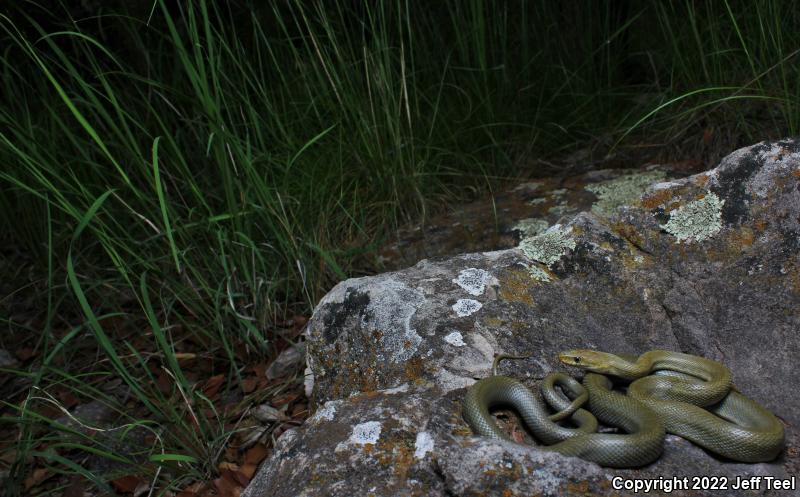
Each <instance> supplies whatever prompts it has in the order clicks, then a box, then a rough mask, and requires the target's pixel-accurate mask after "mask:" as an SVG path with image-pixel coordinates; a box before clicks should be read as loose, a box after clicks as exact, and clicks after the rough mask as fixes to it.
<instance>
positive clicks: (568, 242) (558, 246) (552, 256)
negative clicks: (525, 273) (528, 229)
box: [519, 224, 575, 266]
mask: <svg viewBox="0 0 800 497" xmlns="http://www.w3.org/2000/svg"><path fill="white" fill-rule="evenodd" d="M519 248H520V249H521V250H522V253H523V254H525V256H526V257H528V258H530V259H533V260H535V261H539V262H541V263H542V264H546V265H547V266H551V265H552V264H553V263H555V262H556V261H558V260H559V259H560V258H561V256H562V255H564V254H565V253H566V251H567V249H570V250H572V249H574V248H575V240H574V239H573V238H572V237H571V236H569V234H568V233H567V231H566V230H564V229H562V228H561V225H559V224H556V225H554V226H552V227H551V228H550V229H548V230H547V231H545V232H544V233H539V234H538V235H536V236H532V237H528V238H525V239H524V240H522V242H521V243H520V244H519Z"/></svg>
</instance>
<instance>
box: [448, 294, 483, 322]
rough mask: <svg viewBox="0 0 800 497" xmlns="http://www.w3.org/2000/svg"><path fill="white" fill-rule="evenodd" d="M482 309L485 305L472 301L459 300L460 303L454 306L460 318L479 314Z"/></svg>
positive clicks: (457, 302)
mask: <svg viewBox="0 0 800 497" xmlns="http://www.w3.org/2000/svg"><path fill="white" fill-rule="evenodd" d="M481 307H483V304H481V303H480V302H478V301H477V300H472V299H458V301H456V303H455V304H453V310H454V311H455V313H456V315H457V316H458V317H460V318H463V317H465V316H469V315H470V314H474V313H476V312H478V311H479V310H480V308H481Z"/></svg>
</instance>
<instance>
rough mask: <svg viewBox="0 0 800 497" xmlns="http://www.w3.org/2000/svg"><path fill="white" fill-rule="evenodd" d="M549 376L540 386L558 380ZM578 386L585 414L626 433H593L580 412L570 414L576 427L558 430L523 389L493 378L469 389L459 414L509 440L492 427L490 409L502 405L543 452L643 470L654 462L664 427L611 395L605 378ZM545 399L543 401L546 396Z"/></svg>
mask: <svg viewBox="0 0 800 497" xmlns="http://www.w3.org/2000/svg"><path fill="white" fill-rule="evenodd" d="M553 374H556V375H558V374H559V373H551V375H553ZM561 374H562V375H563V373H561ZM551 375H548V377H546V379H545V382H544V383H545V384H552V383H553V382H554V381H557V380H558V379H559V378H560V377H554V376H551ZM564 376H566V375H564ZM561 379H562V380H563V378H561ZM563 381H566V380H563ZM573 381H574V380H573ZM576 383H577V382H576ZM562 385H563V384H562ZM583 387H585V389H586V390H587V391H588V393H589V396H588V404H589V410H591V411H592V412H593V413H594V414H595V415H596V416H597V417H598V418H600V420H601V421H602V422H603V423H606V424H609V425H614V426H618V427H620V428H622V429H623V430H624V431H626V432H627V433H628V434H625V435H623V434H612V433H594V431H595V430H596V428H597V421H596V420H594V419H593V418H592V419H589V417H590V416H591V414H589V413H588V412H586V411H585V410H583V409H577V410H576V411H575V412H574V414H572V420H573V421H574V422H575V423H576V424H577V425H578V428H576V429H571V428H566V427H563V426H560V425H558V424H556V423H555V422H554V421H553V420H552V419H553V416H551V415H549V414H548V413H547V411H546V409H545V407H544V406H543V405H542V403H541V402H540V401H539V400H538V399H537V398H536V396H535V395H534V394H533V393H532V392H531V391H530V390H529V389H528V388H527V387H526V386H525V385H523V384H522V383H520V382H519V381H517V380H514V379H513V378H509V377H507V376H498V375H496V374H495V375H493V376H490V377H488V378H484V379H482V380H480V381H478V382H477V383H475V385H473V386H472V387H471V388H470V389H469V390H468V392H467V396H466V397H465V399H464V404H463V414H464V418H465V420H466V421H467V423H468V424H469V425H470V426H471V427H472V429H473V430H474V431H475V432H476V433H477V434H479V435H482V436H485V437H490V438H495V439H505V440H508V436H507V435H506V434H505V433H503V432H502V430H500V429H499V428H498V427H497V425H496V424H495V423H494V420H493V418H492V416H491V414H490V413H489V409H491V408H492V407H498V406H501V405H503V406H508V407H512V408H514V409H515V410H516V411H517V412H518V413H519V414H520V416H521V417H522V419H523V421H524V422H525V424H526V425H527V426H528V427H529V428H530V430H531V431H532V432H533V434H534V435H535V436H536V437H537V438H538V439H539V440H541V441H542V442H543V443H545V444H551V445H548V446H546V447H541V449H542V450H546V451H552V452H557V453H559V454H562V455H565V456H575V457H580V458H582V459H586V460H588V461H593V462H596V463H598V464H600V465H603V466H609V467H619V468H625V467H635V466H643V465H645V464H648V463H650V462H652V461H654V460H655V459H657V458H658V456H659V455H660V454H661V451H662V449H663V442H664V427H663V425H662V424H661V422H660V421H659V419H658V417H657V416H656V415H655V413H653V412H652V411H650V409H648V408H647V407H644V406H643V405H642V404H640V403H639V402H638V401H636V400H634V399H632V398H630V397H627V396H625V395H621V394H619V393H615V392H612V391H611V381H610V380H609V379H608V378H606V377H605V376H602V375H599V374H591V373H590V374H587V375H586V377H585V378H584V381H583ZM573 394H574V395H577V392H576V391H574V390H573ZM545 397H546V398H547V397H548V394H547V393H546V392H545ZM566 404H569V402H567V401H566V399H564V401H563V402H562V403H559V404H556V405H554V406H553V407H554V408H555V409H562V412H564V411H563V410H568V409H569V406H567V405H566ZM573 405H574V403H573ZM559 414H561V413H559ZM555 417H556V418H557V417H559V415H555Z"/></svg>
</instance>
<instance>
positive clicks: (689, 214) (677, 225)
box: [661, 192, 725, 242]
mask: <svg viewBox="0 0 800 497" xmlns="http://www.w3.org/2000/svg"><path fill="white" fill-rule="evenodd" d="M724 203H725V201H724V200H720V199H719V197H717V196H716V195H715V194H713V193H711V192H708V193H707V194H706V195H705V196H704V197H703V198H701V199H699V200H695V201H693V202H689V203H688V204H686V205H683V206H681V207H679V208H677V209H675V210H674V211H672V212H671V213H670V216H669V221H668V222H667V224H662V225H661V228H662V229H664V230H666V231H667V232H668V233H670V234H671V235H674V236H675V238H677V239H678V242H682V241H684V240H686V241H696V242H700V241H703V240H705V239H707V238H710V237H712V236H713V235H715V234H716V233H717V232H718V231H719V230H720V229H722V205H723V204H724Z"/></svg>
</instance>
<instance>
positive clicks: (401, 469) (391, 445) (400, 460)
mask: <svg viewBox="0 0 800 497" xmlns="http://www.w3.org/2000/svg"><path fill="white" fill-rule="evenodd" d="M377 448H378V450H377V451H376V453H375V455H374V457H375V460H376V461H378V464H380V465H382V466H386V467H390V468H392V469H394V474H395V476H397V477H398V478H399V479H401V480H405V478H406V476H407V475H408V470H409V469H410V468H411V466H413V464H414V449H413V447H411V445H410V442H409V441H408V440H406V439H405V438H403V437H402V436H393V437H391V438H389V439H387V440H383V441H381V442H378V444H377Z"/></svg>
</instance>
